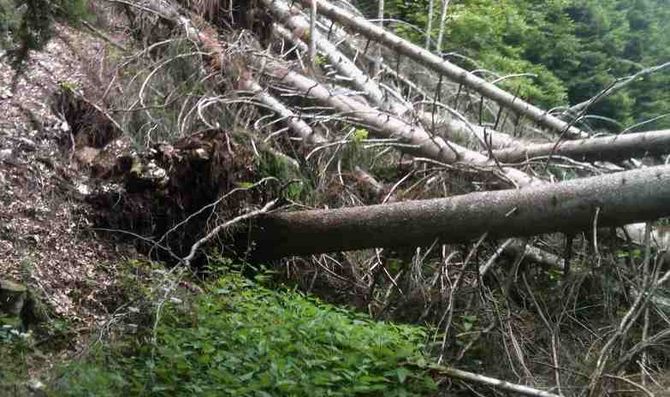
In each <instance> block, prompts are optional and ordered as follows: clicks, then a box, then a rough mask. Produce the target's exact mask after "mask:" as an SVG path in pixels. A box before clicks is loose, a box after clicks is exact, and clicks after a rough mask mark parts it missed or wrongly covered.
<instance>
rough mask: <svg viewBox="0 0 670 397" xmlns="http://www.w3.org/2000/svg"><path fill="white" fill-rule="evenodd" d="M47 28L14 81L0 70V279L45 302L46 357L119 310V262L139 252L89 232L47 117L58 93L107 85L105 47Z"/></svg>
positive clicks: (80, 194) (77, 178)
mask: <svg viewBox="0 0 670 397" xmlns="http://www.w3.org/2000/svg"><path fill="white" fill-rule="evenodd" d="M56 30H57V35H56V36H55V37H54V38H53V39H52V40H51V42H50V43H49V44H48V45H47V46H46V47H45V48H44V49H43V50H42V51H39V52H34V53H32V56H31V58H30V60H29V61H28V63H27V64H26V65H25V68H24V69H23V71H22V73H21V74H20V75H19V76H17V75H16V73H15V70H13V69H12V68H11V66H10V65H8V64H7V63H6V62H5V61H4V60H3V61H2V63H0V81H3V82H7V83H9V82H12V81H15V82H16V85H15V86H13V87H12V85H11V84H5V83H3V84H2V85H1V86H0V114H2V115H3V116H2V120H0V202H1V203H2V204H1V205H0V225H1V226H0V278H3V279H9V280H13V281H16V282H19V283H23V284H25V285H27V286H28V287H29V289H30V290H31V292H32V293H33V294H36V296H37V298H38V299H39V300H41V301H43V302H44V303H45V305H46V306H47V308H48V310H47V312H48V313H47V315H48V316H49V317H50V319H51V320H53V321H54V322H58V323H59V324H61V325H62V327H61V329H60V331H59V332H56V333H54V332H55V331H54V330H51V331H49V332H48V333H51V334H53V335H52V336H55V335H56V334H58V335H57V339H58V341H57V343H56V346H55V347H56V348H55V349H54V351H53V353H54V354H56V355H60V353H65V354H66V355H69V354H72V353H73V352H77V351H80V350H81V349H83V348H84V347H85V346H86V344H87V341H88V337H89V336H90V332H91V331H92V330H94V329H95V328H96V327H98V326H100V325H102V324H104V323H105V322H106V321H107V320H109V317H110V315H111V312H112V311H113V310H114V309H115V308H116V307H118V305H119V304H121V303H122V302H120V301H119V300H120V299H122V296H119V291H120V285H119V284H120V283H121V282H122V281H121V279H120V277H119V271H120V270H119V266H120V265H119V263H121V262H123V261H125V260H127V259H126V258H138V257H139V254H138V253H137V252H136V251H135V250H134V249H133V248H132V247H131V246H129V245H124V244H117V243H113V242H111V241H110V240H107V239H104V238H102V239H101V238H98V237H97V236H96V234H95V232H94V231H93V230H92V228H91V222H90V221H89V213H90V206H89V205H87V204H86V203H85V202H84V197H85V195H86V194H88V193H90V189H91V187H90V185H89V182H90V181H89V177H88V172H87V170H86V166H85V164H83V163H82V162H81V161H79V160H78V159H77V158H75V157H74V154H73V153H72V151H70V150H68V147H69V146H70V143H69V138H70V126H69V125H68V124H67V122H65V120H64V119H63V118H62V115H59V114H57V113H56V112H54V110H53V109H52V104H53V94H54V93H55V92H57V91H58V89H59V86H60V85H71V86H77V87H81V88H82V89H83V90H84V91H85V92H87V94H89V95H95V94H96V93H99V92H100V89H99V87H101V86H102V85H104V84H107V83H108V82H109V74H108V71H107V70H106V69H105V65H104V64H103V62H104V60H105V59H106V57H105V53H106V51H107V44H106V43H105V42H104V41H102V40H99V39H97V38H96V37H94V36H93V35H91V34H89V33H86V32H84V31H76V30H73V29H71V28H68V27H64V26H58V27H57V28H56ZM54 322H52V323H51V325H50V326H53V325H54V324H56V323H54ZM52 331H53V332H52ZM44 343H45V344H47V345H48V344H49V343H50V341H48V340H47V341H45V342H44ZM42 358H44V357H42ZM53 359H54V360H56V361H57V360H59V359H58V358H56V357H53ZM50 360H51V359H47V362H36V363H34V364H35V365H36V367H35V368H31V370H34V371H36V372H39V371H40V370H42V369H44V366H45V364H46V367H48V366H50V364H49V361H50Z"/></svg>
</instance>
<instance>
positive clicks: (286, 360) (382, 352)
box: [54, 275, 435, 396]
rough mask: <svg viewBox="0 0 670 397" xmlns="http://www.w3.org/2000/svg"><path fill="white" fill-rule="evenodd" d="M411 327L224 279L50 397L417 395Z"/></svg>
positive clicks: (420, 381)
mask: <svg viewBox="0 0 670 397" xmlns="http://www.w3.org/2000/svg"><path fill="white" fill-rule="evenodd" d="M424 336H425V335H424V334H423V332H422V331H421V329H420V328H418V327H410V326H399V325H393V324H388V323H379V322H374V321H371V320H370V319H369V318H367V317H365V316H362V315H358V314H353V313H351V312H349V311H346V310H344V309H338V308H336V307H334V306H330V305H326V304H323V303H320V302H318V301H316V300H314V299H311V298H308V297H305V296H303V295H301V294H299V293H297V292H292V291H285V292H275V291H272V290H269V289H266V288H263V287H261V286H259V285H257V284H255V283H253V282H251V281H248V280H246V279H243V278H242V277H239V276H236V275H228V276H225V277H223V278H222V279H220V280H219V281H218V282H217V283H215V284H214V285H212V286H211V287H210V288H209V289H208V291H207V292H206V293H205V294H202V295H201V296H199V297H197V298H194V301H193V302H190V303H188V304H185V303H182V304H179V305H171V306H170V307H168V308H166V309H165V312H164V314H163V316H162V320H161V322H160V325H159V327H158V333H157V341H158V343H157V345H156V347H155V349H153V350H152V348H151V347H150V346H149V345H148V344H147V345H142V344H140V343H138V341H137V340H136V341H134V342H132V344H133V345H134V347H133V348H131V349H130V350H129V349H128V345H127V344H126V345H125V346H116V347H115V348H114V349H110V348H107V350H106V352H105V351H99V352H98V354H96V355H95V356H94V357H92V358H90V359H89V360H88V361H87V362H85V363H82V364H77V365H74V366H70V367H67V368H65V369H64V370H63V371H62V373H63V374H62V376H61V377H60V379H59V380H58V381H57V382H56V383H55V389H54V392H55V393H56V394H57V395H68V396H82V395H105V394H104V393H108V394H109V395H120V394H121V393H126V394H130V395H157V396H162V395H166V396H168V395H169V396H174V395H189V396H190V395H205V396H208V395H211V396H214V395H216V396H218V395H238V396H269V395H272V396H277V395H291V396H303V395H305V396H306V395H319V396H320V395H330V396H349V395H389V396H394V395H395V396H407V395H426V394H430V393H431V392H433V391H434V390H435V384H434V383H433V380H432V379H431V378H430V377H429V375H428V374H427V373H424V372H422V371H421V370H418V369H416V368H417V366H416V365H413V364H421V363H422V362H424V358H423V357H424V356H423V354H422V352H421V346H422V341H423V339H424Z"/></svg>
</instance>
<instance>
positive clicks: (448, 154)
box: [256, 58, 544, 187]
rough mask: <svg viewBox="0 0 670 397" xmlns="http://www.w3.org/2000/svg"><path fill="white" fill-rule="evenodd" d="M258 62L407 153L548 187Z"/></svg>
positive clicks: (354, 100) (278, 67)
mask: <svg viewBox="0 0 670 397" xmlns="http://www.w3.org/2000/svg"><path fill="white" fill-rule="evenodd" d="M256 63H257V66H258V68H259V69H261V70H263V71H264V72H265V73H267V74H268V75H270V76H272V77H273V78H275V79H277V80H278V81H279V82H282V83H286V84H289V85H290V86H292V87H293V88H294V89H295V90H296V91H298V92H302V93H304V95H305V97H308V98H313V99H316V100H317V101H319V102H321V103H323V104H325V105H328V106H331V107H333V108H334V109H336V110H337V111H338V112H340V113H342V114H345V115H347V117H348V119H349V120H350V121H351V123H352V124H357V125H361V126H364V127H366V128H369V129H371V130H372V132H373V133H375V134H376V135H378V136H382V137H385V138H395V139H399V140H400V142H401V143H402V144H405V145H408V146H406V147H403V148H402V150H403V151H404V152H406V153H409V154H411V155H415V156H421V157H427V158H430V159H434V160H437V161H441V162H444V163H447V164H452V163H463V164H465V165H474V166H483V167H488V168H491V169H492V170H498V171H500V173H501V174H502V175H503V176H504V177H505V178H506V179H508V180H509V181H510V182H512V183H513V184H514V185H516V186H518V187H523V186H531V185H535V184H544V181H543V180H541V179H538V178H535V177H532V176H530V175H528V174H526V173H524V172H522V171H519V170H517V169H515V168H510V167H501V168H499V169H498V168H497V167H496V164H495V162H494V161H493V160H489V159H488V158H487V157H486V156H484V155H482V154H480V153H478V152H474V151H472V150H469V149H467V148H464V147H462V146H459V145H456V144H455V143H452V142H447V141H445V140H444V139H443V138H442V137H433V136H431V135H430V134H429V133H428V132H427V131H426V130H425V129H423V128H422V127H421V126H415V125H412V124H411V123H409V122H407V121H405V120H402V119H400V118H399V117H397V116H394V115H391V114H388V113H384V112H382V111H379V110H377V109H374V108H372V107H370V106H369V105H368V104H367V103H366V102H365V100H364V99H363V98H356V97H353V96H350V95H346V93H345V92H339V93H338V92H337V90H338V89H337V88H334V89H332V90H330V89H329V88H328V87H326V86H324V85H323V84H320V83H318V82H317V81H314V80H312V79H310V78H308V77H306V76H303V75H301V74H299V73H297V72H294V71H292V70H290V69H288V68H286V67H285V66H284V65H283V64H280V63H278V62H266V61H265V60H264V59H262V58H258V59H257V61H256Z"/></svg>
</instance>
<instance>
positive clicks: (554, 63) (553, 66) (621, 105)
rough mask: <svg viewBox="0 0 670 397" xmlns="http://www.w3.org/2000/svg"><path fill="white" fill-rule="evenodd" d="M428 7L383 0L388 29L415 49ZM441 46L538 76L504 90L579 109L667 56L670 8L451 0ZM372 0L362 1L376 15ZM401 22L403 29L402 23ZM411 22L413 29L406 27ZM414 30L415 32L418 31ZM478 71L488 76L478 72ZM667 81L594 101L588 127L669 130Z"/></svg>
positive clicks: (467, 61) (614, 0)
mask: <svg viewBox="0 0 670 397" xmlns="http://www.w3.org/2000/svg"><path fill="white" fill-rule="evenodd" d="M429 2H430V0H418V1H400V0H395V1H387V2H386V5H385V19H386V20H387V22H386V24H387V25H389V26H392V27H393V28H394V29H395V31H396V32H398V33H400V34H401V35H402V36H404V37H406V38H410V39H412V41H414V42H415V43H423V42H424V40H425V39H424V35H423V33H422V32H420V31H419V30H418V29H421V30H423V29H425V27H426V26H427V19H428V15H429V13H428V10H429ZM447 3H448V13H447V24H446V30H445V38H444V39H443V41H442V48H440V49H437V48H435V47H432V48H431V49H432V50H433V51H438V52H441V53H442V54H443V56H444V57H445V58H446V59H449V60H450V61H452V62H454V63H457V64H460V65H461V66H463V67H465V68H467V69H469V70H474V69H478V70H487V71H492V72H495V73H497V74H500V75H506V74H514V73H519V72H520V71H523V72H527V73H530V74H533V75H535V77H518V78H514V79H509V80H506V81H503V83H502V84H503V86H504V87H505V88H507V89H510V90H511V91H515V90H516V91H518V93H519V95H520V96H521V97H523V98H524V99H526V100H528V101H530V102H531V103H536V104H538V105H541V106H543V107H545V108H553V107H558V106H565V105H566V103H570V104H578V103H581V102H583V101H586V100H588V99H589V98H591V97H594V96H595V95H597V94H598V93H599V92H600V91H601V90H603V89H606V88H607V87H608V86H610V85H612V84H613V83H614V82H616V81H617V80H618V79H621V78H625V77H627V76H630V75H634V74H636V73H638V72H640V71H641V70H644V69H645V68H649V67H653V66H656V65H660V64H663V63H665V62H667V61H668V59H670V26H669V25H668V23H667V21H668V20H670V7H668V3H667V1H665V0H634V1H624V0H586V1H584V0H548V1H539V0H459V1H451V2H448V1H447ZM377 4H378V2H377V1H374V0H365V1H359V6H360V8H361V9H362V10H364V11H365V12H366V13H367V16H368V17H370V18H374V17H375V16H376V15H377ZM440 7H441V1H439V0H437V1H435V4H434V12H433V23H432V26H433V29H432V32H431V39H432V40H431V43H432V45H433V46H434V45H435V41H436V39H437V37H438V33H439V32H438V31H439V28H440V23H439V22H440V21H439V19H440V13H441V10H440ZM399 21H403V22H399ZM407 23H409V24H410V25H408V24H407ZM417 28H418V29H417ZM482 73H487V72H484V71H482ZM668 87H670V75H669V74H667V73H652V74H649V75H647V76H646V77H642V78H639V79H638V81H636V82H635V83H633V84H630V85H629V86H627V87H626V88H625V89H624V90H621V91H618V92H615V93H613V94H612V95H609V96H607V97H606V98H603V99H602V100H600V101H599V102H598V103H596V104H594V105H593V106H592V107H591V109H590V113H593V114H596V115H598V116H602V117H604V118H607V120H605V119H602V118H594V117H591V118H589V119H588V120H589V123H590V125H591V126H592V127H593V128H597V129H607V130H610V131H621V130H624V129H626V128H627V127H631V126H633V125H635V124H637V123H641V122H645V121H649V120H651V119H655V120H653V121H649V122H648V123H645V124H644V129H645V130H650V129H661V128H668V126H670V118H668V117H663V115H665V114H667V112H668V110H667V105H668V103H670V91H669V90H668Z"/></svg>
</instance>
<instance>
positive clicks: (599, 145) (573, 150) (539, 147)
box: [493, 130, 670, 163]
mask: <svg viewBox="0 0 670 397" xmlns="http://www.w3.org/2000/svg"><path fill="white" fill-rule="evenodd" d="M554 148H555V149H554ZM666 153H670V130H661V131H649V132H639V133H631V134H624V135H615V136H607V137H602V138H590V139H580V140H575V141H563V142H561V143H559V144H558V145H556V144H555V143H543V144H530V145H526V146H523V147H515V148H509V149H502V150H495V151H493V155H494V156H495V158H496V159H498V161H500V162H503V163H515V162H519V161H524V160H526V159H529V158H532V157H540V156H548V155H549V154H552V155H556V156H565V157H570V158H572V159H575V160H583V161H618V160H625V159H629V158H631V157H638V156H644V155H646V154H650V155H657V154H666Z"/></svg>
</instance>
